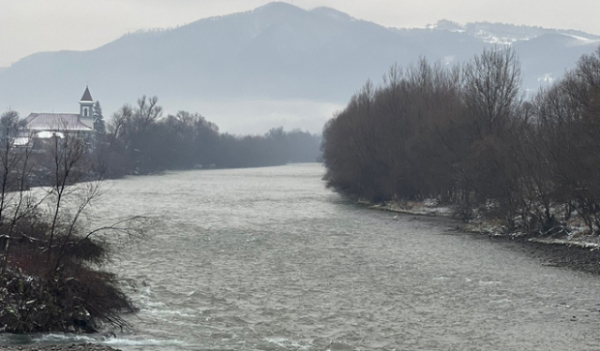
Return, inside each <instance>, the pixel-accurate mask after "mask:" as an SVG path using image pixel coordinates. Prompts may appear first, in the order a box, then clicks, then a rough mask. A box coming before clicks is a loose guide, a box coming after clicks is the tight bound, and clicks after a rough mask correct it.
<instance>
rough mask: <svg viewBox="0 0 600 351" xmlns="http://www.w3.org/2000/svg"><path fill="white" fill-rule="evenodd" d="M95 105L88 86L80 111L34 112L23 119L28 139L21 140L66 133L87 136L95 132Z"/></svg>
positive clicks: (60, 136) (61, 136)
mask: <svg viewBox="0 0 600 351" xmlns="http://www.w3.org/2000/svg"><path fill="white" fill-rule="evenodd" d="M93 107H94V100H93V99H92V94H90V90H89V89H88V87H87V86H86V87H85V91H84V92H83V96H82V97H81V99H80V100H79V113H46V112H43V113H37V112H32V113H31V114H29V116H27V118H25V119H24V120H23V124H24V128H25V132H26V133H27V138H26V139H27V140H20V142H21V143H23V142H25V143H26V144H28V143H29V138H34V139H35V138H38V139H48V138H52V137H59V138H64V137H65V135H76V136H78V137H81V138H87V137H89V136H91V135H92V134H93V133H94V118H93Z"/></svg>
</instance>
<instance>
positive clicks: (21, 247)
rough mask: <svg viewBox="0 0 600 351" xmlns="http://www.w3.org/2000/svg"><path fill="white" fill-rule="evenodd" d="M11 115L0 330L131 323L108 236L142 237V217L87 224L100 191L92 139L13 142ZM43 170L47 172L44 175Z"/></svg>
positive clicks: (3, 126)
mask: <svg viewBox="0 0 600 351" xmlns="http://www.w3.org/2000/svg"><path fill="white" fill-rule="evenodd" d="M19 129H20V128H19V119H18V116H17V115H16V114H15V113H14V112H10V111H9V112H7V113H4V114H3V115H2V116H1V117H0V254H1V255H0V330H1V331H4V332H12V333H32V332H42V331H65V332H66V331H85V332H93V331H95V330H96V329H97V328H99V327H100V326H102V325H103V324H104V323H109V324H112V325H114V326H118V327H123V326H126V324H127V323H126V322H125V321H124V320H123V319H121V318H120V317H119V315H120V313H121V312H128V311H133V310H134V307H133V305H132V304H131V302H130V301H129V299H128V298H127V297H126V296H125V294H124V293H123V292H122V291H121V290H120V287H119V284H118V280H117V277H116V276H115V275H113V274H112V273H109V272H106V271H103V270H102V267H103V265H104V264H105V263H107V261H108V260H109V258H110V245H109V243H108V240H105V239H107V238H108V236H110V238H111V240H113V241H114V240H115V239H116V237H124V238H134V237H141V236H142V235H143V229H144V228H145V226H144V223H145V221H146V220H145V219H144V218H129V219H127V220H123V221H122V222H119V223H116V224H114V225H111V226H107V227H103V228H97V229H93V230H91V229H89V228H88V226H87V225H86V218H87V214H88V212H87V211H88V208H89V206H90V205H91V204H92V202H93V201H94V200H95V199H96V198H97V196H98V194H99V183H98V182H94V181H85V182H84V180H88V179H90V178H95V176H93V175H91V174H92V173H95V172H96V168H95V166H94V164H93V163H92V162H91V160H90V158H89V144H87V143H86V142H85V141H84V140H82V139H80V138H78V137H76V136H71V135H65V136H64V137H63V138H52V139H51V140H49V141H48V142H46V143H44V144H43V145H41V146H40V145H38V146H34V145H30V146H26V147H16V146H14V145H13V140H14V139H15V136H16V135H18V133H19V132H20V130H19ZM40 174H43V175H45V176H44V177H40Z"/></svg>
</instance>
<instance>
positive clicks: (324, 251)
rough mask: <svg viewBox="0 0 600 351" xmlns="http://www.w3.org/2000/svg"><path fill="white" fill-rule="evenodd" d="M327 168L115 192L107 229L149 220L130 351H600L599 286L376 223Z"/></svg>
mask: <svg viewBox="0 0 600 351" xmlns="http://www.w3.org/2000/svg"><path fill="white" fill-rule="evenodd" d="M323 174H324V169H323V168H322V166H321V165H318V164H298V165H288V166H283V167H272V168H254V169H234V170H199V171H185V172H169V173H166V174H164V175H156V176H140V177H129V178H126V179H121V180H116V181H111V182H109V183H107V185H106V189H105V193H104V195H103V197H102V198H101V200H99V201H98V202H97V203H95V204H94V211H95V215H96V218H99V219H98V221H100V222H107V223H108V222H111V221H115V220H117V219H119V218H121V217H123V216H130V215H147V216H152V217H154V218H155V220H156V224H155V225H154V226H153V228H152V230H151V231H150V233H149V239H148V240H144V241H142V242H138V243H137V244H131V243H121V244H117V245H116V247H115V253H116V259H115V261H114V263H113V264H112V266H111V267H110V269H112V270H113V271H115V272H117V273H118V274H119V275H120V276H121V277H122V278H123V279H126V280H128V281H130V282H132V284H126V285H127V286H128V287H127V291H128V293H129V294H130V295H131V296H132V298H133V300H134V301H135V303H136V304H137V306H138V307H139V308H140V311H139V313H137V314H136V315H130V316H125V318H126V319H127V320H128V321H129V322H130V323H131V324H132V325H133V329H132V330H124V331H122V332H121V331H118V332H117V333H116V334H117V337H116V338H105V337H102V336H92V337H88V336H68V335H66V336H65V335H55V334H50V335H37V336H34V337H33V342H42V343H51V342H73V341H93V342H100V343H105V344H108V345H111V346H113V347H116V348H120V349H122V350H125V351H129V350H332V351H333V350H460V351H464V350H494V351H501V350H515V351H516V350H519V351H520V350H598V349H599V348H600V345H599V341H600V332H599V329H598V326H599V325H600V312H599V310H600V279H598V278H597V277H595V276H592V275H588V274H585V273H579V272H575V271H572V270H569V269H566V268H556V267H547V266H544V265H542V264H541V263H540V261H539V259H536V258H533V257H530V256H528V255H526V254H525V253H524V252H523V251H522V250H515V249H514V244H511V243H501V242H500V243H498V242H496V243H491V242H490V241H489V240H485V239H476V238H474V237H473V236H472V235H468V234H461V233H457V232H455V231H453V230H451V229H452V228H454V227H455V226H456V223H454V222H452V221H451V220H448V219H443V218H426V217H414V216H409V215H396V214H393V213H389V212H382V211H374V210H368V209H366V208H364V207H361V206H358V205H355V204H353V203H351V202H348V201H345V200H343V199H342V198H341V197H340V196H339V195H337V194H335V193H333V192H331V191H329V190H327V189H325V188H324V183H323V182H322V180H321V177H322V176H323Z"/></svg>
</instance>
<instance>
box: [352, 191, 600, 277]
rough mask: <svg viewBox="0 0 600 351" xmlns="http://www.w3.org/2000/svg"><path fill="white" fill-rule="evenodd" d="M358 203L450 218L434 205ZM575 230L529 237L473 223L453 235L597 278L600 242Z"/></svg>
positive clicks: (446, 209)
mask: <svg viewBox="0 0 600 351" xmlns="http://www.w3.org/2000/svg"><path fill="white" fill-rule="evenodd" d="M359 203H361V204H363V205H366V206H367V207H368V208H370V209H375V210H381V211H388V212H394V213H401V214H410V215H416V216H435V217H448V218H451V217H452V213H453V211H452V209H451V208H450V207H446V206H440V205H438V204H437V203H436V202H435V201H424V202H404V203H396V202H388V203H385V204H371V203H368V202H364V201H359ZM573 227H574V228H575V230H573V231H572V232H571V233H569V234H568V235H563V236H561V237H532V236H531V235H527V234H525V233H521V232H506V231H505V230H504V228H502V226H501V225H499V224H497V223H494V222H492V221H486V220H482V219H475V220H473V221H471V222H469V223H459V224H458V225H457V226H456V228H455V229H453V230H454V231H457V232H466V233H470V234H474V235H477V236H479V237H481V238H489V239H490V240H493V241H503V242H513V243H515V249H516V250H520V251H523V252H525V253H526V254H527V255H529V256H531V257H534V258H536V259H538V260H539V261H540V264H542V265H544V266H553V267H568V268H570V269H573V270H576V271H581V272H586V273H590V274H594V275H600V238H598V237H597V236H593V235H584V233H583V230H581V229H578V228H580V227H578V226H577V224H573Z"/></svg>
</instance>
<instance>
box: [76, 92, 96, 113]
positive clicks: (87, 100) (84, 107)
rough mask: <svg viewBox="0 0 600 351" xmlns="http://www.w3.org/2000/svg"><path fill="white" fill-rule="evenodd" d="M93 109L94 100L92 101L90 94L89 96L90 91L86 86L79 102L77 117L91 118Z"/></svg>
mask: <svg viewBox="0 0 600 351" xmlns="http://www.w3.org/2000/svg"><path fill="white" fill-rule="evenodd" d="M93 107H94V100H93V99H92V94H90V89H88V87H87V85H86V86H85V91H84V92H83V96H82V97H81V100H79V117H83V118H86V117H87V118H91V117H92V108H93Z"/></svg>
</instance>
